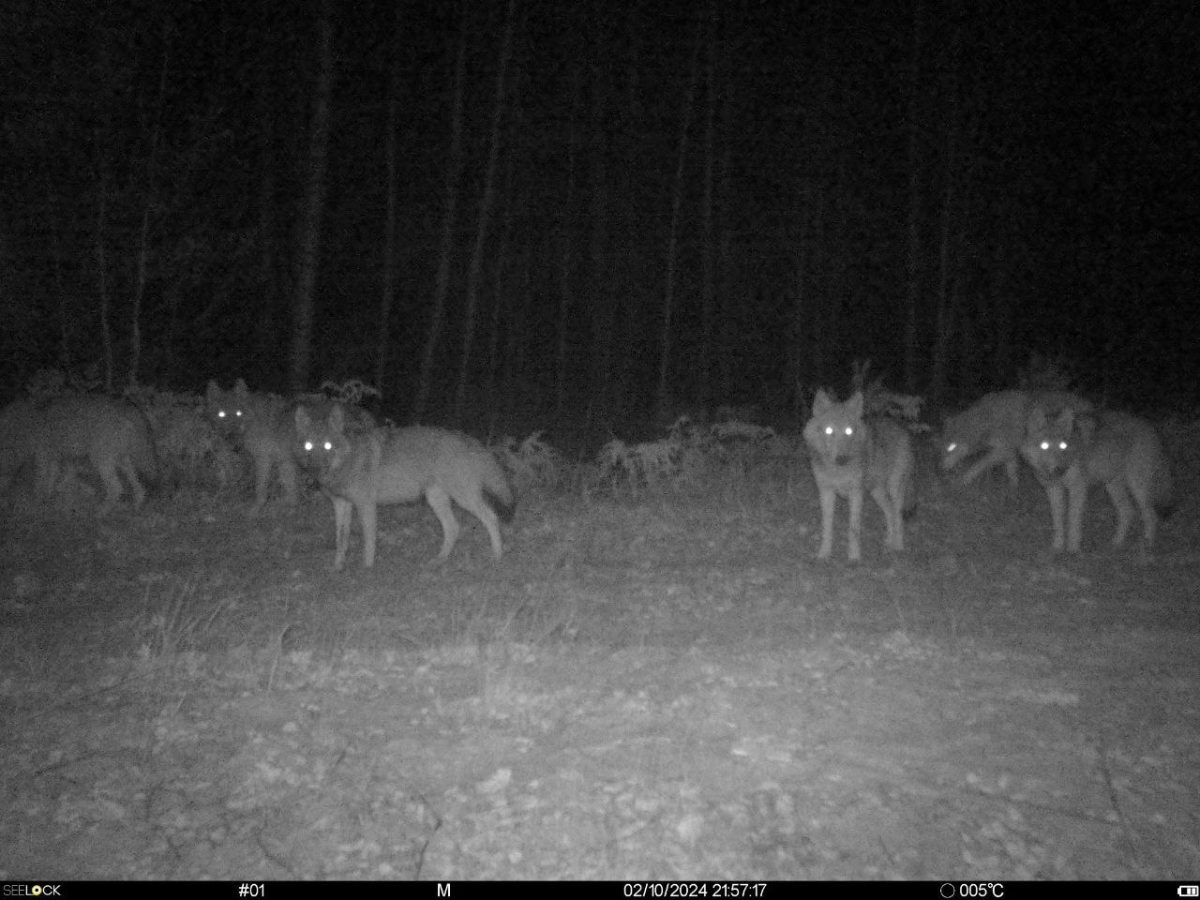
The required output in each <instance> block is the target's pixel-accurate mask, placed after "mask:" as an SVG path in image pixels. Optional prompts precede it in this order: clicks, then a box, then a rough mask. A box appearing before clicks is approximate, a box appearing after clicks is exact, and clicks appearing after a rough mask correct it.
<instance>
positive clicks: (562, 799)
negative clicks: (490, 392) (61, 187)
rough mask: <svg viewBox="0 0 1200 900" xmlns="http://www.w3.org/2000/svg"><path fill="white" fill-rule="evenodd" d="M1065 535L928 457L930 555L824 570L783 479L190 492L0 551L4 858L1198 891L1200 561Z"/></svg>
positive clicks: (9, 527) (875, 546)
mask: <svg viewBox="0 0 1200 900" xmlns="http://www.w3.org/2000/svg"><path fill="white" fill-rule="evenodd" d="M1195 462H1196V461H1195V460H1190V461H1189V460H1184V461H1182V463H1181V464H1180V471H1179V478H1178V480H1179V482H1180V485H1181V490H1180V491H1179V495H1180V497H1181V498H1182V502H1181V503H1180V504H1179V509H1178V511H1177V512H1176V514H1175V516H1174V517H1173V518H1172V519H1171V520H1170V521H1168V522H1167V523H1166V525H1164V527H1163V529H1162V532H1161V536H1160V537H1161V540H1160V544H1159V546H1158V547H1157V548H1156V549H1155V552H1154V553H1153V554H1152V555H1151V554H1147V553H1146V552H1144V550H1142V549H1140V548H1139V547H1138V546H1137V545H1136V543H1135V544H1134V545H1132V546H1130V547H1128V548H1124V549H1118V550H1114V549H1112V548H1110V547H1109V546H1108V545H1107V540H1108V537H1109V536H1110V535H1111V531H1112V526H1113V515H1112V511H1111V508H1110V507H1109V505H1108V502H1107V500H1106V498H1105V497H1104V495H1103V492H1101V491H1097V493H1096V494H1095V495H1094V496H1093V498H1092V503H1091V505H1090V507H1089V510H1088V518H1087V522H1088V524H1087V529H1086V532H1085V552H1084V554H1083V555H1082V556H1080V557H1078V558H1072V557H1055V556H1053V555H1051V554H1050V553H1049V552H1048V549H1047V547H1048V544H1049V530H1050V526H1049V516H1048V513H1047V506H1046V501H1045V498H1044V496H1042V495H1041V493H1040V491H1039V490H1038V488H1037V485H1036V484H1035V483H1034V482H1033V481H1032V480H1029V479H1028V476H1027V474H1023V476H1022V477H1023V481H1022V484H1021V486H1020V489H1019V492H1018V493H1017V494H1016V495H1015V496H1014V495H1012V494H1011V492H1010V491H1009V488H1008V486H1007V484H1006V483H1005V482H1004V480H1003V478H991V477H985V478H984V479H983V481H982V483H980V484H977V485H974V486H971V487H964V486H961V485H955V484H953V483H952V482H948V481H945V480H943V479H942V478H940V476H938V475H937V474H936V473H934V472H933V471H932V469H931V468H930V467H925V468H924V469H923V470H922V487H921V502H920V505H919V508H918V511H917V514H916V516H915V517H914V518H913V519H912V520H911V521H910V522H909V528H908V533H907V538H908V547H909V549H908V550H907V551H906V552H904V553H903V554H897V553H892V552H888V551H885V550H884V548H883V546H882V534H881V532H882V521H881V519H882V517H881V516H880V515H879V513H878V510H877V509H875V508H874V507H873V506H871V505H870V504H869V503H868V509H867V510H866V527H865V535H864V542H863V543H864V561H863V563H862V564H860V565H851V564H849V563H847V562H846V561H845V559H844V555H845V540H844V533H842V529H843V528H844V524H843V521H842V518H841V517H842V516H844V510H839V535H838V542H837V556H838V557H839V558H837V559H835V560H833V561H831V562H819V561H817V560H816V559H815V552H816V549H817V543H818V540H817V539H818V537H819V535H818V533H817V520H818V513H817V506H816V499H815V492H814V490H813V487H812V483H811V477H810V475H809V474H808V472H807V470H806V467H805V465H804V464H803V462H802V461H800V460H797V461H796V464H795V465H793V466H790V467H788V468H787V470H786V471H784V472H782V473H779V472H777V473H775V474H774V475H773V476H772V478H771V479H770V480H768V481H765V482H758V481H755V480H754V479H753V478H741V479H738V478H734V479H731V480H728V481H726V482H725V483H722V484H721V485H720V487H719V488H713V489H707V490H706V489H704V488H703V486H701V487H700V488H699V489H697V487H696V486H694V485H693V486H692V487H691V488H690V489H688V490H681V491H676V492H672V491H669V490H668V491H664V492H661V493H660V494H655V495H653V496H651V495H646V494H643V495H641V496H639V497H638V498H636V499H633V498H628V497H622V498H617V499H614V498H611V497H610V498H602V497H597V496H581V495H579V494H578V493H565V494H564V493H558V494H554V495H539V494H537V493H530V494H528V495H526V496H524V497H523V498H522V502H521V506H520V508H519V511H518V515H517V518H516V521H515V522H514V524H513V525H512V526H510V527H508V528H507V529H506V530H505V532H504V534H505V541H506V548H507V553H506V556H505V558H504V560H503V561H502V562H500V563H498V564H497V563H494V562H493V561H492V560H491V557H490V554H489V551H488V546H487V539H486V534H485V533H484V532H483V529H482V528H481V527H480V526H479V525H478V523H477V522H475V521H474V520H469V517H465V516H464V517H463V518H464V533H463V537H462V540H461V541H460V543H459V546H458V547H457V548H456V550H455V551H454V554H453V555H452V557H451V559H450V560H449V562H447V563H446V564H445V565H442V566H440V567H438V566H431V565H429V560H430V558H431V557H433V556H434V554H435V553H436V550H437V548H438V546H439V544H440V537H441V536H440V532H439V530H438V525H437V521H436V519H434V517H433V515H432V513H431V512H430V511H429V510H428V509H427V508H424V507H422V506H411V507H401V508H397V509H393V510H388V511H385V512H384V513H383V514H382V516H381V539H380V547H379V554H378V559H377V563H376V566H375V568H374V569H373V570H363V569H362V568H361V563H360V558H359V556H358V543H357V533H356V537H355V543H354V544H352V547H351V556H350V559H349V564H348V566H347V569H346V571H344V572H340V573H335V572H333V571H331V568H330V564H331V562H332V557H333V525H332V513H331V512H330V509H329V506H328V503H327V502H326V501H325V500H323V499H322V498H320V497H319V496H313V497H310V498H308V499H307V500H306V501H305V502H304V504H303V505H302V506H301V508H300V509H299V510H297V511H292V510H288V509H286V508H281V507H280V506H279V505H277V504H272V505H271V506H269V507H268V510H267V511H266V512H264V514H263V515H261V516H260V517H258V518H257V519H250V518H248V517H247V516H246V508H247V506H248V505H249V497H231V496H219V497H218V496H211V495H205V494H200V493H196V492H188V491H184V492H181V493H179V494H177V495H176V496H174V497H171V498H163V497H159V498H156V499H154V500H152V501H151V502H149V503H148V504H147V506H146V507H145V508H144V509H142V510H140V511H137V512H135V511H133V510H132V509H129V508H127V507H126V508H122V509H121V510H119V511H117V512H115V513H113V514H111V515H110V516H108V517H106V518H104V519H97V518H96V516H95V513H94V510H93V509H88V508H86V504H84V506H85V508H82V509H80V508H78V507H77V505H73V506H71V508H69V509H64V508H63V505H62V504H61V503H60V504H57V505H55V506H53V507H52V508H46V507H44V506H39V505H38V504H37V503H29V504H23V505H22V504H17V505H18V506H20V507H21V508H19V509H17V510H16V511H15V512H13V513H12V514H11V515H10V516H9V517H8V518H7V519H6V521H5V523H4V525H3V529H2V531H0V538H2V539H3V543H2V549H0V578H2V582H0V592H2V594H0V598H2V599H0V602H2V604H3V605H2V623H3V628H2V630H0V697H2V701H0V720H2V722H3V735H4V736H3V740H2V742H0V767H2V773H3V774H2V784H3V801H2V802H3V807H4V809H5V811H6V814H5V815H4V816H3V817H0V878H2V879H5V880H8V879H38V880H42V881H46V880H56V879H92V878H168V879H184V878H188V879H190V878H221V879H243V878H254V879H308V878H384V879H393V878H403V879H414V878H420V879H491V878H515V879H561V878H573V879H578V878H589V879H590V878H599V879H633V878H658V879H676V878H678V879H698V878H709V879H730V878H732V879H740V880H764V879H843V878H845V879H851V878H853V879H861V878H871V879H875V878H888V879H903V878H919V879H984V880H1004V879H1075V878H1087V879H1092V878H1102V879H1177V878H1188V877H1190V878H1192V879H1193V880H1194V878H1195V876H1196V875H1197V873H1200V819H1198V817H1197V812H1196V808H1195V798H1196V797H1198V796H1200V741H1198V740H1197V733H1198V731H1200V702H1198V700H1197V697H1200V657H1198V655H1197V653H1196V646H1197V638H1198V636H1200V603H1198V602H1197V597H1196V587H1197V584H1198V583H1200V581H1198V576H1200V555H1198V554H1197V553H1196V551H1195V548H1196V546H1197V543H1196V540H1197V532H1198V530H1200V527H1198V517H1197V510H1196V508H1195V506H1194V505H1193V504H1192V503H1191V502H1190V499H1189V494H1191V493H1192V491H1191V490H1190V488H1191V486H1193V485H1195V483H1196V481H1197V476H1198V475H1200V466H1197V465H1195Z"/></svg>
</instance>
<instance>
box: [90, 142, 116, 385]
mask: <svg viewBox="0 0 1200 900" xmlns="http://www.w3.org/2000/svg"><path fill="white" fill-rule="evenodd" d="M107 227H108V167H107V165H106V164H105V162H104V160H103V159H101V161H100V178H99V186H98V193H97V202H96V235H95V252H96V293H97V300H98V301H99V304H100V343H101V346H102V347H103V348H104V390H105V392H106V393H109V394H111V393H112V392H113V385H114V384H115V383H116V379H115V377H114V374H113V366H114V360H113V341H112V325H111V323H110V322H109V297H108V249H107V245H106V243H105V235H104V230H105V228H107Z"/></svg>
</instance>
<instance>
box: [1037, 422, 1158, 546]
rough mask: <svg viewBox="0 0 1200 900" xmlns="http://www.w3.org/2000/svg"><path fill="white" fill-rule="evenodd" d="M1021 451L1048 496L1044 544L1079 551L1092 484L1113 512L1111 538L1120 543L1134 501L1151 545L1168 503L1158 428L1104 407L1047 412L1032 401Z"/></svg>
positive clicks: (1146, 543)
mask: <svg viewBox="0 0 1200 900" xmlns="http://www.w3.org/2000/svg"><path fill="white" fill-rule="evenodd" d="M1021 455H1022V456H1024V457H1025V460H1026V461H1027V462H1028V463H1029V465H1030V466H1032V467H1033V471H1034V473H1035V474H1036V475H1037V477H1038V480H1039V481H1040V482H1041V483H1042V487H1043V488H1045V490H1046V496H1047V498H1049V500H1050V520H1051V523H1052V525H1053V528H1054V537H1053V540H1052V543H1051V547H1052V548H1053V549H1054V550H1055V551H1061V550H1062V549H1063V548H1064V546H1065V547H1066V550H1067V552H1069V553H1078V552H1079V548H1080V544H1081V543H1082V537H1083V511H1084V507H1085V506H1086V504H1087V494H1088V488H1089V487H1090V486H1091V485H1093V484H1096V483H1100V484H1103V485H1104V489H1105V490H1106V491H1107V492H1108V497H1109V499H1110V500H1112V504H1113V506H1114V507H1115V508H1116V511H1117V530H1116V532H1115V533H1114V534H1113V538H1112V545H1113V546H1114V547H1117V546H1120V545H1121V544H1123V543H1124V542H1125V538H1126V536H1127V535H1128V534H1129V528H1130V526H1131V525H1132V524H1133V511H1134V510H1133V507H1134V503H1136V504H1137V508H1138V510H1139V511H1140V512H1141V514H1142V537H1143V539H1144V541H1145V545H1146V548H1147V549H1150V548H1152V547H1153V546H1154V538H1155V535H1156V533H1157V531H1158V520H1159V516H1160V514H1161V515H1162V516H1164V517H1165V516H1166V515H1169V513H1170V510H1171V493H1172V485H1171V470H1170V466H1169V465H1168V463H1167V458H1166V454H1165V453H1164V452H1163V447H1162V442H1161V441H1160V440H1159V437H1158V433H1157V432H1156V431H1155V430H1154V426H1153V425H1151V424H1150V423H1149V422H1147V421H1146V420H1145V419H1141V418H1139V417H1137V416H1132V415H1128V414H1127V413H1120V412H1111V411H1104V412H1100V413H1097V414H1094V415H1092V414H1079V413H1078V412H1077V411H1076V410H1074V409H1071V408H1069V407H1068V408H1067V409H1063V410H1061V411H1059V412H1056V413H1051V412H1048V411H1047V410H1046V409H1045V408H1044V407H1042V406H1040V405H1037V404H1035V405H1034V407H1033V409H1032V410H1031V411H1030V414H1029V422H1028V425H1027V429H1026V436H1025V440H1024V442H1023V443H1022V444H1021ZM1064 494H1065V495H1066V498H1065V499H1066V507H1067V509H1066V514H1067V522H1066V538H1065V541H1064V536H1063V501H1064ZM1131 494H1132V495H1133V502H1132V503H1131V502H1130V499H1129V497H1130V495H1131Z"/></svg>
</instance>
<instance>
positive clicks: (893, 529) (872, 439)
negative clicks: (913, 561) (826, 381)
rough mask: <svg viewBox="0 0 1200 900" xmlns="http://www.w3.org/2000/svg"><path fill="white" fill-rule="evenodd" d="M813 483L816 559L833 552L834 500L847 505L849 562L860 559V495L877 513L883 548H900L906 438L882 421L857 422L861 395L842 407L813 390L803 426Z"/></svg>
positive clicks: (908, 454)
mask: <svg viewBox="0 0 1200 900" xmlns="http://www.w3.org/2000/svg"><path fill="white" fill-rule="evenodd" d="M804 440H805V442H806V443H807V444H808V448H809V459H810V461H811V462H812V471H813V478H814V479H815V480H816V482H817V491H818V493H819V494H820V498H821V549H820V550H819V551H818V552H817V557H818V558H819V559H828V558H829V556H830V555H831V554H832V552H833V514H834V509H835V507H836V505H837V498H838V496H839V495H841V496H842V497H845V498H846V499H847V500H849V502H850V528H849V553H848V556H849V558H850V560H851V561H852V562H857V561H858V560H859V559H860V558H861V556H862V550H861V547H860V541H859V538H860V534H861V532H862V505H863V492H864V491H869V492H870V494H871V497H872V498H873V499H874V500H875V502H876V503H877V504H878V505H879V508H880V509H881V510H883V517H884V521H885V522H886V523H887V538H886V544H887V546H888V547H890V548H891V549H893V550H903V549H904V516H905V514H906V513H908V512H910V511H911V510H912V508H913V506H914V504H915V492H914V490H913V486H914V480H913V475H914V470H915V456H914V454H913V447H912V436H911V435H910V434H909V432H908V430H907V429H906V428H905V427H904V426H903V425H901V424H899V423H898V422H896V421H894V420H892V419H890V418H887V417H886V416H869V417H866V418H864V417H863V395H862V392H861V391H858V392H856V393H855V394H854V395H853V396H852V397H851V398H850V399H849V400H847V401H846V402H844V403H837V402H835V401H834V400H833V399H832V398H831V397H830V396H829V395H828V394H827V393H826V392H825V391H823V390H818V391H817V394H816V397H815V398H814V399H813V409H812V418H811V419H809V421H808V424H807V425H805V426H804Z"/></svg>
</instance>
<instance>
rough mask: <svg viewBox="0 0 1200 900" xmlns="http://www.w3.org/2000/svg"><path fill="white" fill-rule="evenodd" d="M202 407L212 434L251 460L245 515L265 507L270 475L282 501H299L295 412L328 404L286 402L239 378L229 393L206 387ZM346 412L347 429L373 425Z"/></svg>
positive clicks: (363, 415) (317, 410)
mask: <svg viewBox="0 0 1200 900" xmlns="http://www.w3.org/2000/svg"><path fill="white" fill-rule="evenodd" d="M205 401H206V402H205V405H206V406H207V408H208V415H209V419H210V420H211V422H212V424H213V426H214V427H215V428H216V430H217V432H218V433H219V434H220V435H221V436H222V437H224V438H226V439H228V440H229V441H230V442H231V443H232V444H234V445H235V446H240V447H244V448H245V449H246V452H247V453H249V454H250V458H251V460H252V461H253V462H254V503H253V505H252V506H251V507H250V514H251V515H255V514H257V513H259V512H260V511H261V510H262V508H263V506H264V505H266V502H267V498H268V495H269V494H270V488H271V473H272V471H274V472H275V473H276V474H277V477H278V479H279V484H280V487H281V488H282V489H283V499H284V502H285V503H286V504H287V505H289V506H295V505H296V503H297V502H298V500H299V493H300V492H299V477H298V471H297V468H296V456H295V454H296V413H295V410H296V408H297V406H300V405H303V406H305V407H307V408H308V409H310V410H312V411H313V413H314V414H323V413H325V412H327V411H328V409H329V408H331V407H332V405H333V401H330V400H326V399H324V398H321V397H303V398H300V399H299V400H287V399H285V398H283V397H279V396H276V395H274V394H264V393H260V392H258V391H251V390H249V389H248V388H247V387H246V382H245V381H244V380H242V379H241V378H239V379H238V380H237V381H236V382H235V383H234V385H233V390H231V391H223V390H221V388H220V386H219V385H218V384H217V383H216V382H215V381H210V382H209V383H208V391H207V393H206V394H205ZM352 409H353V412H351V413H349V414H348V415H349V417H350V422H351V426H352V428H355V429H368V428H373V427H374V426H375V421H374V419H372V418H371V415H370V413H368V412H367V411H366V410H363V409H358V408H356V407H355V408H352Z"/></svg>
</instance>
